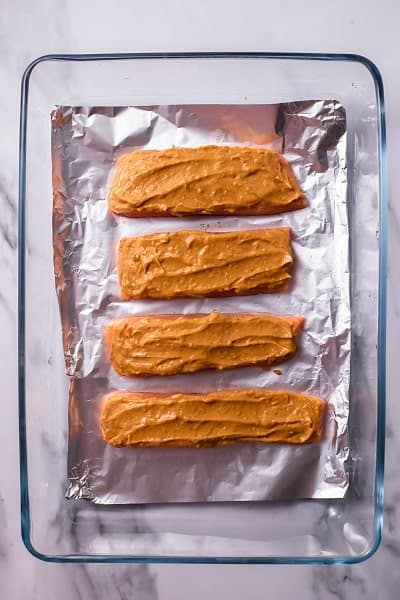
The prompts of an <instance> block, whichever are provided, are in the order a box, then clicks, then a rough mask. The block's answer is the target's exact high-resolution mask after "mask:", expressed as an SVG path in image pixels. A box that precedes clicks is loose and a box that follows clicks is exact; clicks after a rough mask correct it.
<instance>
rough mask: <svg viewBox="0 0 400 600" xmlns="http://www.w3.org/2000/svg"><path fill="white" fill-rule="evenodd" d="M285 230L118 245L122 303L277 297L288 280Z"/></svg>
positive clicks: (181, 235) (187, 234)
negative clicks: (260, 294) (263, 294)
mask: <svg viewBox="0 0 400 600" xmlns="http://www.w3.org/2000/svg"><path fill="white" fill-rule="evenodd" d="M292 267H293V254H292V250H291V244H290V230H289V229H286V228H281V229H253V230H248V231H227V232H223V233H205V232H202V231H185V230H184V231H175V232H171V233H155V234H152V235H146V236H143V237H137V238H124V239H122V240H121V241H120V244H119V256H118V271H119V280H120V286H121V297H122V298H125V299H126V298H162V299H167V298H177V297H190V298H202V297H205V296H215V295H240V294H251V293H257V292H258V291H263V292H277V291H279V290H283V289H286V288H287V284H288V281H289V280H290V279H291V277H292V274H291V273H292Z"/></svg>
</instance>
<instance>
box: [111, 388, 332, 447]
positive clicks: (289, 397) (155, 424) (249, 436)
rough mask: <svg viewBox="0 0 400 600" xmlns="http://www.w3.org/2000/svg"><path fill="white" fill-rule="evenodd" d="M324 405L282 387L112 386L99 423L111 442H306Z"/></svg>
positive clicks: (315, 433) (317, 429)
mask: <svg viewBox="0 0 400 600" xmlns="http://www.w3.org/2000/svg"><path fill="white" fill-rule="evenodd" d="M325 406H326V403H325V401H324V400H322V399H321V398H317V397H315V396H309V395H306V394H300V393H296V392H292V391H286V390H264V389H241V390H238V389H237V390H222V391H218V392H211V393H204V394H190V393H174V394H159V393H137V392H127V391H116V392H112V393H110V394H107V395H106V396H105V397H104V400H103V406H102V413H101V428H102V432H103V437H104V440H105V441H106V442H107V443H108V444H111V445H112V446H142V447H143V446H147V447H149V446H156V447H158V446H195V447H201V446H220V445H225V444H232V443H235V442H274V443H288V444H306V443H308V442H317V441H319V440H320V439H321V437H322V429H323V418H324V412H325Z"/></svg>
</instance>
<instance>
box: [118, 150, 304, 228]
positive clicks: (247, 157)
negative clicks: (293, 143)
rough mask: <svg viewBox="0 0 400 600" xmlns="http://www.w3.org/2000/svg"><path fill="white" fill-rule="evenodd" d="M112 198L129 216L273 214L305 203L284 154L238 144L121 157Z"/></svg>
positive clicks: (137, 152) (120, 212)
mask: <svg viewBox="0 0 400 600" xmlns="http://www.w3.org/2000/svg"><path fill="white" fill-rule="evenodd" d="M108 202H109V206H110V208H111V210H112V211H113V212H115V213H116V214H119V215H125V216H128V217H142V216H151V215H153V216H157V215H158V216H161V215H171V216H179V215H194V214H214V215H226V214H273V213H280V212H285V211H290V210H295V209H298V208H303V207H304V206H306V199H305V196H304V194H303V192H302V191H301V189H300V186H299V184H298V183H297V181H296V178H295V177H294V175H293V172H292V170H291V167H290V166H289V164H288V163H287V162H286V160H285V159H284V158H283V157H282V156H281V155H280V154H278V153H277V152H273V151H272V150H267V149H265V148H254V147H237V146H200V147H198V148H170V149H168V150H138V151H135V152H131V153H129V154H125V155H123V156H121V157H120V158H119V159H118V161H117V164H116V170H115V173H114V177H113V180H112V183H111V187H110V190H109V194H108Z"/></svg>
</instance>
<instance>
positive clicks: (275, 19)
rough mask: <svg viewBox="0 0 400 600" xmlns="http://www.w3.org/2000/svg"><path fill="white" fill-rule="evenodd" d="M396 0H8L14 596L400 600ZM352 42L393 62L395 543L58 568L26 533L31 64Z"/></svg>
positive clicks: (2, 563)
mask: <svg viewBox="0 0 400 600" xmlns="http://www.w3.org/2000/svg"><path fill="white" fill-rule="evenodd" d="M399 19H400V4H398V3H397V2H396V1H395V0H386V1H384V2H381V3H377V2H375V1H374V0H364V1H362V0H353V2H351V3H350V2H348V1H347V0H336V2H334V3H332V2H320V1H318V0H311V1H309V2H306V3H304V2H302V3H299V2H295V1H290V0H281V1H280V2H279V3H277V2H272V1H271V0H260V1H256V0H247V1H246V2H242V1H240V0H239V1H238V0H220V1H219V2H217V1H216V0H202V1H197V2H194V1H187V2H184V1H183V0H164V1H162V0H153V2H152V3H148V4H146V3H143V2H138V1H137V0H131V1H128V0H126V1H123V0H115V2H107V1H106V0H97V1H96V2H85V1H83V0H80V1H79V0H70V1H67V0H64V1H62V0H36V2H28V1H27V0H20V1H19V2H15V1H14V0H2V2H1V4H0V82H1V93H0V107H1V115H2V118H1V143H0V165H1V168H0V270H1V286H0V327H1V340H0V365H1V373H2V389H3V398H2V402H1V409H0V415H1V418H0V431H1V435H0V456H1V458H0V465H1V469H0V598H7V599H8V600H26V599H29V600H35V599H36V598H38V599H39V598H40V599H41V600H53V599H54V598H55V597H57V598H59V600H67V599H68V600H75V599H80V598H85V600H92V599H93V600H96V599H100V600H102V599H103V598H104V599H107V600H128V599H129V600H144V599H146V600H147V599H148V600H156V599H161V600H181V599H182V600H183V599H185V600H186V599H187V598H190V599H191V600H198V599H199V600H200V599H203V598H204V597H206V596H208V597H210V598H222V599H224V598H229V600H236V599H237V600H239V599H240V600H242V599H244V598H246V600H266V599H271V600H286V599H289V598H293V597H295V598H298V599H299V600H313V599H315V600H330V599H334V598H337V599H340V600H348V599H350V598H351V600H361V599H367V600H373V599H375V598H380V599H381V600H396V599H397V598H398V595H399V589H400V571H399V570H398V568H397V567H398V561H399V560H400V512H399V510H398V507H397V502H398V501H399V499H400V466H399V465H400V463H399V460H398V457H399V455H400V419H399V411H398V405H399V399H398V390H399V388H400V370H399V369H398V366H397V365H398V361H399V358H400V352H399V341H398V339H399V336H398V334H397V332H398V329H399V327H400V278H399V276H398V274H397V272H396V267H397V263H396V257H397V256H399V252H400V198H399V197H398V193H397V191H396V189H397V187H399V186H400V172H399V170H398V168H397V157H398V156H399V154H400V135H399V133H400V112H399V106H400V78H399V76H398V55H399V51H400V38H399V35H398V23H399ZM145 50H153V51H157V50H158V51H161V50H169V51H173V50H175V51H178V50H292V51H298V50H302V51H349V52H358V53H361V54H365V55H367V56H369V57H370V58H371V59H373V60H374V61H375V62H376V63H377V64H378V66H379V67H380V69H381V72H382V74H383V78H384V83H385V90H386V107H387V125H388V151H389V178H390V189H389V192H390V213H389V215H390V217H389V234H390V243H389V294H388V296H389V305H388V322H389V328H388V427H387V467H386V495H385V526H384V537H383V543H382V545H381V547H380V549H379V550H378V552H377V553H376V555H375V556H373V557H372V558H371V559H370V560H368V561H367V562H366V563H363V564H360V565H355V566H352V567H347V566H338V567H288V566H283V567H280V566H254V567H248V566H246V567H245V566H240V567H237V566H179V567H178V566H167V565H165V566H151V567H147V566H130V565H114V566H106V565H52V564H46V563H42V562H40V561H38V560H36V559H34V558H33V557H32V556H30V555H29V554H28V552H27V551H26V550H25V548H24V547H23V545H22V542H21V539H20V534H19V489H18V446H17V424H18V422H17V362H16V244H17V242H16V202H17V170H18V113H19V105H18V102H19V81H20V77H21V73H22V71H23V69H24V67H25V66H26V64H27V63H28V62H30V61H31V60H32V59H33V58H34V57H36V56H38V55H40V54H44V53H48V52H77V51H145Z"/></svg>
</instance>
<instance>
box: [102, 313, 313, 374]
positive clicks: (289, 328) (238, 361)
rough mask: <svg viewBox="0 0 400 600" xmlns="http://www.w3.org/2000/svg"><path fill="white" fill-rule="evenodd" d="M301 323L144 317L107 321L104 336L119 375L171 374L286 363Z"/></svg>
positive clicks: (251, 317)
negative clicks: (105, 334)
mask: <svg viewBox="0 0 400 600" xmlns="http://www.w3.org/2000/svg"><path fill="white" fill-rule="evenodd" d="M303 322H304V320H303V319H302V318H301V317H292V316H285V317H278V316H274V315H270V314H268V313H253V314H240V313H239V314H238V313H219V312H212V313H208V314H198V315H180V316H175V315H146V316H140V317H128V318H123V319H117V320H115V321H113V322H111V323H110V324H109V325H108V326H107V337H108V340H109V346H110V359H111V363H112V366H113V368H114V369H115V370H116V371H117V372H118V373H119V374H120V375H125V376H151V375H176V374H178V373H193V372H194V371H199V370H201V369H210V368H211V369H218V370H223V369H229V368H232V367H240V366H246V365H260V366H264V367H265V366H271V365H275V364H277V363H280V362H283V361H285V360H288V359H289V358H291V357H292V356H293V355H294V354H295V352H296V338H295V335H296V333H297V331H298V330H299V329H300V328H301V327H302V325H303Z"/></svg>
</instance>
